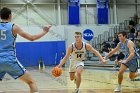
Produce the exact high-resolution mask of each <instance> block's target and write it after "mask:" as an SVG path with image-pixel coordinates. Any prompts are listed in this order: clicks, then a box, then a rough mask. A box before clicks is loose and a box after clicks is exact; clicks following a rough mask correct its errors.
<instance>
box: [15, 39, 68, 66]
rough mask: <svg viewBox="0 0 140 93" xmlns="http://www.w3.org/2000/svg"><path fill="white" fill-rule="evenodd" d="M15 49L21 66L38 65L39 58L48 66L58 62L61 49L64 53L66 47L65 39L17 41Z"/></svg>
mask: <svg viewBox="0 0 140 93" xmlns="http://www.w3.org/2000/svg"><path fill="white" fill-rule="evenodd" d="M16 51H17V54H16V55H17V58H18V60H19V61H20V62H21V64H22V65H23V66H38V62H39V60H40V59H42V60H43V61H44V63H45V65H46V66H50V65H57V64H58V63H59V62H60V59H61V56H62V51H64V53H65V51H66V47H65V41H51V42H17V43H16ZM56 55H57V56H56Z"/></svg>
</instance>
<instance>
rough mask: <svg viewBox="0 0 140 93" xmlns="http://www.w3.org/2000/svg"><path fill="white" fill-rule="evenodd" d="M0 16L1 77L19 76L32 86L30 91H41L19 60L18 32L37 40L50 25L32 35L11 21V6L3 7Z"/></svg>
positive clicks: (36, 92)
mask: <svg viewBox="0 0 140 93" xmlns="http://www.w3.org/2000/svg"><path fill="white" fill-rule="evenodd" d="M0 17H1V20H2V21H1V23H0V79H2V78H3V77H4V75H5V74H6V73H8V74H9V75H11V76H12V77H13V78H14V79H17V78H19V79H20V80H22V81H24V82H25V83H27V84H28V85H29V87H30V93H39V92H38V88H37V86H36V84H35V81H34V80H33V79H32V78H31V76H30V74H29V72H28V71H26V69H25V68H24V67H23V66H22V65H21V64H20V63H19V61H18V60H17V57H16V52H15V40H16V37H17V34H19V35H20V36H22V37H24V38H26V39H28V40H30V41H34V40H37V39H39V38H41V37H42V36H44V35H45V34H46V33H47V32H48V31H49V28H50V26H49V27H46V26H44V28H43V31H42V32H40V33H39V34H37V35H30V34H28V33H26V32H24V31H23V30H22V29H21V28H20V27H19V26H18V25H16V24H14V23H12V22H11V19H12V14H11V10H10V9H9V8H6V7H4V8H2V9H1V11H0Z"/></svg>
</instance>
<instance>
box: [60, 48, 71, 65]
mask: <svg viewBox="0 0 140 93" xmlns="http://www.w3.org/2000/svg"><path fill="white" fill-rule="evenodd" d="M71 52H72V46H71V45H70V46H69V47H68V49H67V52H66V55H65V56H64V58H63V59H62V60H61V61H60V63H59V65H58V67H61V66H62V65H63V64H64V63H66V62H67V60H68V59H69V56H70V54H71Z"/></svg>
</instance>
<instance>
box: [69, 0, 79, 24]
mask: <svg viewBox="0 0 140 93" xmlns="http://www.w3.org/2000/svg"><path fill="white" fill-rule="evenodd" d="M68 20H69V24H80V0H69V1H68Z"/></svg>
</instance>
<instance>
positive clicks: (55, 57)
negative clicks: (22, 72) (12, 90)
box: [16, 25, 111, 66]
mask: <svg viewBox="0 0 140 93" xmlns="http://www.w3.org/2000/svg"><path fill="white" fill-rule="evenodd" d="M21 27H22V29H24V31H26V32H28V33H30V34H37V33H39V32H40V31H41V28H40V27H37V26H29V27H27V26H21ZM110 27H111V26H108V25H80V26H72V25H71V26H70V25H63V26H62V25H61V26H53V27H52V28H51V29H50V31H49V32H48V34H46V35H45V36H44V37H42V38H40V39H39V40H36V41H33V42H30V41H28V40H26V39H24V38H22V37H21V36H18V37H17V44H16V49H17V57H18V59H19V61H20V62H21V63H22V64H23V65H24V66H37V65H38V62H39V60H40V59H42V60H43V61H44V63H45V65H46V66H48V65H57V64H58V63H59V62H60V59H61V57H62V56H63V55H62V52H63V51H64V53H66V48H67V46H68V45H69V44H71V43H72V42H74V40H75V39H74V32H76V31H79V32H83V31H84V30H85V29H91V30H92V31H93V32H94V36H98V34H102V33H103V32H104V31H108V30H109V28H110ZM52 32H54V33H55V34H54V33H52ZM60 36H61V38H60ZM83 41H85V40H83ZM85 42H87V41H85Z"/></svg>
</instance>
